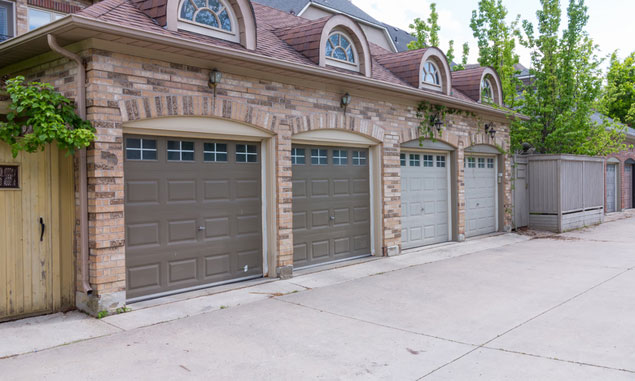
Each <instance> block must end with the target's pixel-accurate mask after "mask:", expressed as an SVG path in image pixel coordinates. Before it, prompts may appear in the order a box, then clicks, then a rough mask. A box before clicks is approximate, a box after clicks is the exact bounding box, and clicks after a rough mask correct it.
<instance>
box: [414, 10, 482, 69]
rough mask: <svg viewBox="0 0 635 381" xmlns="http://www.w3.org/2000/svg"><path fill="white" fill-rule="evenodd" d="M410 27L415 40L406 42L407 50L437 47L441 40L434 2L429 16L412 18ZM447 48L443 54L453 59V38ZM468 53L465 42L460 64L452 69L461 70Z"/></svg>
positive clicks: (437, 14) (467, 46) (451, 60)
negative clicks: (424, 18)
mask: <svg viewBox="0 0 635 381" xmlns="http://www.w3.org/2000/svg"><path fill="white" fill-rule="evenodd" d="M410 29H412V30H413V32H412V36H413V37H414V38H415V40H413V41H411V42H409V43H408V49H409V50H416V49H423V48H426V47H429V46H435V47H439V45H440V44H441V41H440V40H439V31H440V30H441V27H440V26H439V13H438V12H437V5H436V3H431V4H430V16H428V18H427V19H426V20H422V19H420V18H418V17H417V18H416V19H414V21H413V23H412V24H410ZM448 45H449V46H448V50H447V51H446V53H445V55H446V57H447V58H448V61H450V62H453V61H454V58H455V56H454V40H450V41H449V43H448ZM469 53H470V48H469V45H468V44H467V43H465V44H463V57H462V62H463V63H462V64H461V65H455V66H454V67H453V70H461V69H463V68H464V67H465V65H466V64H467V56H468V55H469Z"/></svg>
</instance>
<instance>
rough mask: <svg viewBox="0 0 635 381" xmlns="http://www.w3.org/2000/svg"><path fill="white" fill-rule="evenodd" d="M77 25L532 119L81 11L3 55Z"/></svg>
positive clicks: (2, 46) (31, 34) (27, 37)
mask: <svg viewBox="0 0 635 381" xmlns="http://www.w3.org/2000/svg"><path fill="white" fill-rule="evenodd" d="M70 24H72V25H74V26H83V27H87V28H91V29H93V30H98V31H101V32H108V33H113V34H117V35H124V36H127V37H134V38H137V39H141V40H145V41H149V42H156V43H161V44H165V45H171V46H174V47H179V48H187V49H190V50H193V51H198V52H203V53H208V54H215V55H219V56H223V57H227V58H232V59H236V60H239V61H248V62H251V63H257V64H261V65H263V66H268V67H274V68H279V69H284V70H288V71H292V72H296V73H302V74H309V75H313V76H318V77H324V78H330V79H336V80H339V81H342V82H347V83H352V84H357V85H361V86H366V87H371V88H375V89H378V90H385V91H391V92H397V93H400V94H402V95H407V96H411V97H413V98H416V99H425V100H426V101H429V102H436V103H445V104H446V105H449V106H451V107H455V108H460V109H463V110H468V111H473V112H479V113H486V114H493V115H496V116H499V117H513V118H519V119H522V120H528V119H529V118H528V117H527V116H525V115H522V114H519V113H515V112H513V111H505V110H500V109H497V108H494V107H491V106H487V105H484V104H481V103H474V102H467V101H464V100H461V99H458V98H454V97H451V96H449V95H445V94H435V93H431V92H427V91H424V90H420V89H415V88H412V87H408V86H404V85H397V84H394V83H389V82H385V81H380V80H377V79H372V78H367V77H362V76H354V75H348V74H343V73H340V72H336V71H332V70H326V69H324V68H321V67H315V66H311V65H307V64H301V63H293V62H288V61H284V60H281V59H278V58H274V57H265V56H262V55H259V54H256V53H253V52H250V51H244V50H236V49H232V48H227V47H224V46H216V45H207V44H204V43H201V42H197V41H191V40H187V39H184V38H181V37H175V36H170V35H166V34H159V33H155V32H148V31H144V30H141V29H134V28H130V27H126V26H122V25H117V24H112V23H107V22H104V21H99V20H94V19H91V18H87V17H83V16H79V15H68V16H66V17H64V18H62V19H60V20H57V21H54V22H53V23H51V24H49V25H47V26H44V27H42V28H38V29H36V30H34V31H32V32H29V33H27V34H24V35H22V36H18V37H15V38H13V39H11V40H9V41H7V42H5V43H2V44H0V56H1V55H2V52H3V51H4V50H6V49H10V48H11V47H12V46H15V45H20V44H22V43H24V42H27V41H29V40H31V39H35V38H37V37H39V36H40V35H42V34H46V33H51V32H53V31H55V30H57V29H58V28H60V27H63V26H67V25H70Z"/></svg>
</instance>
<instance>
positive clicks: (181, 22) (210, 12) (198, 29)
mask: <svg viewBox="0 0 635 381" xmlns="http://www.w3.org/2000/svg"><path fill="white" fill-rule="evenodd" d="M135 2H137V1H135ZM141 4H143V3H141V2H140V1H139V3H138V6H139V5H141ZM141 10H142V11H144V12H146V10H144V9H141ZM146 13H147V12H146ZM154 13H157V12H154ZM159 13H160V12H159ZM157 16H158V17H157ZM152 17H154V18H155V20H156V21H157V22H158V23H159V25H162V22H163V23H164V24H163V25H162V26H166V27H167V29H168V30H173V31H176V30H186V31H189V32H193V33H198V34H201V35H206V36H210V37H214V38H218V39H221V40H225V41H230V42H236V43H239V44H241V45H242V46H243V47H245V48H247V49H250V50H254V49H256V17H255V15H254V10H253V7H252V5H251V2H250V1H249V0H167V4H166V9H165V18H162V17H161V15H160V14H158V15H156V16H154V15H153V16H152Z"/></svg>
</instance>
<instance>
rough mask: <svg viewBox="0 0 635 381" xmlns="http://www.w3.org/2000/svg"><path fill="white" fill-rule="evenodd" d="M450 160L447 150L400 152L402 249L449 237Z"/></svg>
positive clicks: (428, 243)
mask: <svg viewBox="0 0 635 381" xmlns="http://www.w3.org/2000/svg"><path fill="white" fill-rule="evenodd" d="M449 164H450V163H449V159H448V156H447V155H446V154H439V153H425V152H424V153H414V152H407V153H402V154H401V226H402V232H401V242H402V247H403V248H404V249H409V248H413V247H418V246H423V245H430V244H433V243H440V242H446V241H448V240H449V239H450V235H449V222H448V218H449V213H448V210H449V207H448V202H449V200H450V191H449V186H448V166H449Z"/></svg>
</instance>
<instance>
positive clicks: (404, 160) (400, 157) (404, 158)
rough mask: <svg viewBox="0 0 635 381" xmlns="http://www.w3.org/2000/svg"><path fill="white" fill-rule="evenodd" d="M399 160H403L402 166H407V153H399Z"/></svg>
mask: <svg viewBox="0 0 635 381" xmlns="http://www.w3.org/2000/svg"><path fill="white" fill-rule="evenodd" d="M399 161H400V162H401V166H402V167H405V166H406V154H405V153H402V154H401V155H399Z"/></svg>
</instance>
